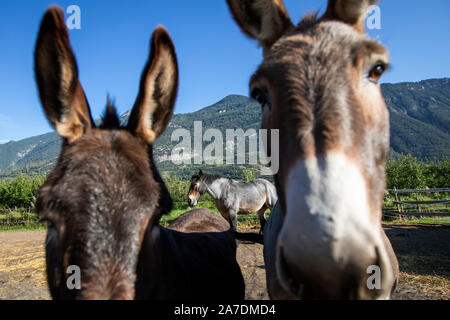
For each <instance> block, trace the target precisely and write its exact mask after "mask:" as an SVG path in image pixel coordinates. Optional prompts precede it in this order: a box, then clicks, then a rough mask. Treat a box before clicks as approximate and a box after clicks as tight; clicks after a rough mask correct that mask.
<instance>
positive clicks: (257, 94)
mask: <svg viewBox="0 0 450 320" xmlns="http://www.w3.org/2000/svg"><path fill="white" fill-rule="evenodd" d="M252 97H253V99H255V100H256V101H258V103H259V104H260V105H261V107H263V108H264V107H269V109H270V108H271V104H270V99H269V95H268V94H267V93H266V92H265V91H263V90H259V89H255V90H253V92H252Z"/></svg>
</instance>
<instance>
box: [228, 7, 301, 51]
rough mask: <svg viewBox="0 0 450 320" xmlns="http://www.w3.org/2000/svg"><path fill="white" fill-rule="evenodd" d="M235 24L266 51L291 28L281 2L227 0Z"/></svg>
mask: <svg viewBox="0 0 450 320" xmlns="http://www.w3.org/2000/svg"><path fill="white" fill-rule="evenodd" d="M227 3H228V6H229V8H230V10H231V13H232V14H233V18H234V20H235V21H236V23H237V24H238V25H239V27H240V28H241V30H242V32H244V33H245V34H246V35H248V36H249V37H251V38H253V39H256V40H258V43H259V45H260V46H261V47H262V48H263V49H264V50H268V49H270V47H271V46H272V45H273V44H274V43H275V42H276V41H277V40H278V39H279V38H280V37H281V36H282V35H283V34H284V33H285V32H286V31H287V30H288V29H290V28H292V27H293V24H292V22H291V19H290V18H289V14H288V12H287V10H286V8H285V6H284V3H283V1H282V0H227Z"/></svg>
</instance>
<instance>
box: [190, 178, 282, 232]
mask: <svg viewBox="0 0 450 320" xmlns="http://www.w3.org/2000/svg"><path fill="white" fill-rule="evenodd" d="M205 192H207V193H209V194H210V195H211V197H213V199H214V200H215V202H216V207H217V209H218V210H219V212H220V214H221V215H222V216H223V217H224V218H225V219H227V220H228V221H229V222H230V225H231V227H232V229H233V230H234V231H236V223H237V215H238V214H249V213H252V212H256V213H257V214H258V218H259V223H260V225H261V229H260V233H261V232H262V231H263V229H264V225H265V223H266V218H265V216H264V213H265V212H266V210H267V209H270V210H272V208H273V206H274V205H275V203H276V202H277V200H278V197H277V190H276V188H275V186H274V185H273V184H272V183H270V182H269V181H267V180H265V179H255V180H252V181H248V182H241V181H236V180H233V179H230V178H226V177H222V176H220V175H213V174H207V173H203V172H202V170H200V171H199V172H198V174H195V175H193V176H192V178H191V186H190V188H189V192H188V204H189V205H190V206H195V205H197V201H198V200H199V199H200V197H201V196H202V195H203V194H205Z"/></svg>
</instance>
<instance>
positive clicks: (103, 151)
mask: <svg viewBox="0 0 450 320" xmlns="http://www.w3.org/2000/svg"><path fill="white" fill-rule="evenodd" d="M158 196H159V186H158V184H157V183H156V181H155V180H154V178H153V175H152V171H151V169H150V164H149V157H148V155H147V150H146V148H145V147H144V146H142V145H141V143H140V142H139V140H137V139H136V138H134V137H133V136H132V135H131V134H129V133H128V132H125V131H119V130H115V131H109V130H100V129H93V130H90V132H88V133H86V134H85V135H83V136H82V137H81V138H80V139H79V140H77V141H76V142H75V143H73V144H70V145H66V146H64V147H63V150H62V153H61V156H60V159H59V162H58V164H57V166H56V167H55V168H54V170H53V171H52V172H51V173H50V175H49V177H48V179H47V181H46V182H45V184H44V186H43V188H42V189H41V191H40V202H39V203H40V207H39V209H40V211H42V212H46V213H47V214H51V215H54V214H58V213H70V212H77V213H82V212H84V211H86V212H87V211H102V210H103V211H104V213H106V214H109V213H111V212H115V211H118V212H119V211H120V210H125V209H127V210H130V209H133V208H134V207H135V206H138V204H141V205H142V206H146V207H149V208H151V207H154V205H155V203H156V202H157V200H158ZM112 208H115V209H117V210H111V209H112ZM97 209H98V210H97ZM100 209H102V210H100ZM67 210H68V211H70V212H65V211H67ZM91 213H92V212H91Z"/></svg>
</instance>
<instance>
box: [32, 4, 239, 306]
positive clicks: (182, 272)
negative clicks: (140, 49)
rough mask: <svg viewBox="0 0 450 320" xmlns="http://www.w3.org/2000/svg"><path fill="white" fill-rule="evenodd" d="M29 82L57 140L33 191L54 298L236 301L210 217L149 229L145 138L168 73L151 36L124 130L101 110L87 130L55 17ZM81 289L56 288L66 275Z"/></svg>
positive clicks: (159, 193)
mask: <svg viewBox="0 0 450 320" xmlns="http://www.w3.org/2000/svg"><path fill="white" fill-rule="evenodd" d="M35 73H36V80H37V85H38V88H39V94H40V99H41V102H42V106H43V108H44V111H45V114H46V116H47V118H48V120H49V121H50V123H51V124H52V125H53V127H54V128H55V129H56V131H57V133H58V134H59V135H60V136H61V137H62V138H63V144H62V150H61V154H60V157H59V159H58V163H57V165H56V167H55V169H54V170H53V171H52V172H51V173H50V175H49V176H48V179H47V180H46V182H45V183H44V185H43V186H42V188H41V189H40V191H39V198H38V200H37V210H38V212H39V213H40V215H41V216H42V217H43V219H44V220H46V221H47V222H48V233H47V240H46V262H47V278H48V284H49V287H50V291H51V294H52V297H53V298H55V299H133V298H136V299H183V300H186V299H190V300H192V299H202V300H205V299H243V297H244V281H243V277H242V274H241V271H240V268H239V265H238V264H237V261H236V244H235V241H234V240H235V239H234V236H233V232H232V230H231V229H230V227H229V224H228V222H227V221H226V220H225V219H223V218H222V217H220V216H219V215H217V214H216V213H214V212H211V211H208V210H193V211H190V212H187V213H184V214H183V215H182V216H181V217H180V218H179V219H178V220H177V221H175V222H174V224H173V225H172V226H171V227H169V229H166V228H163V227H161V226H160V225H159V219H160V217H161V215H162V214H165V213H167V212H169V211H170V210H171V208H172V199H171V198H170V195H169V193H168V190H167V188H166V186H165V185H164V182H163V181H162V179H161V177H160V175H159V174H158V171H157V170H156V167H155V165H154V161H153V155H152V149H153V147H152V146H153V143H154V141H155V139H156V138H157V137H158V136H159V135H160V134H161V133H162V132H163V131H164V129H165V128H166V126H167V124H168V123H169V121H170V119H171V116H172V114H173V108H174V103H175V98H176V92H177V89H178V67H177V60H176V55H175V49H174V46H173V43H172V40H171V39H170V37H169V34H168V33H167V31H166V30H165V29H164V28H163V27H158V28H157V29H156V30H155V32H154V33H153V36H152V39H151V52H150V57H149V60H148V62H147V65H146V66H145V69H144V71H143V74H142V78H141V82H140V90H139V94H138V96H137V100H136V102H135V105H134V107H133V109H132V112H131V115H130V119H129V122H128V124H127V126H126V127H121V126H120V123H119V119H118V117H117V114H116V110H115V108H114V107H112V106H111V105H110V104H109V102H108V105H107V109H106V113H105V116H104V117H103V124H102V125H101V126H100V127H96V126H95V124H94V121H93V120H92V117H91V113H90V108H89V105H88V102H87V100H86V97H85V94H84V92H83V89H82V87H81V84H80V82H79V80H78V70H77V65H76V61H75V57H74V54H73V52H72V49H71V46H70V43H69V37H68V31H67V29H66V27H65V23H64V15H63V12H62V11H61V10H60V9H59V8H57V7H52V8H50V9H49V10H48V11H47V12H46V14H45V16H44V18H43V20H42V23H41V28H40V31H39V36H38V39H37V44H36V50H35ZM72 265H75V266H78V267H79V268H80V270H81V289H80V290H76V289H74V290H70V289H68V287H67V286H66V282H67V279H68V276H69V275H70V274H67V273H66V271H67V269H68V267H69V266H72Z"/></svg>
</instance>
